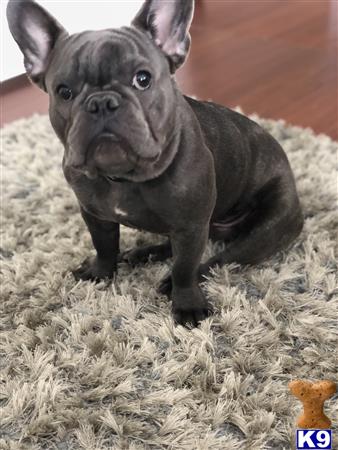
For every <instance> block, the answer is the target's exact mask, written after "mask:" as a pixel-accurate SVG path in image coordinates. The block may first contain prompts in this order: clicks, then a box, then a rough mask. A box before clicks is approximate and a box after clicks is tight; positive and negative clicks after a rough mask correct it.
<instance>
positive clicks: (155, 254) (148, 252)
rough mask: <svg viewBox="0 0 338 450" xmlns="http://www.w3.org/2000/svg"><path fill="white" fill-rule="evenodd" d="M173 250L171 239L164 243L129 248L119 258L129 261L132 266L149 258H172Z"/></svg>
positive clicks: (153, 259) (158, 259) (163, 259)
mask: <svg viewBox="0 0 338 450" xmlns="http://www.w3.org/2000/svg"><path fill="white" fill-rule="evenodd" d="M171 256H172V251H171V245H170V241H169V239H168V240H167V241H166V242H164V243H163V244H159V245H147V246H145V247H138V248H135V249H133V250H128V251H126V252H124V253H122V254H121V255H120V258H119V260H120V261H124V262H127V263H128V264H130V265H131V266H136V265H138V264H144V263H146V262H148V261H149V260H150V261H152V262H157V261H165V260H166V259H168V258H171Z"/></svg>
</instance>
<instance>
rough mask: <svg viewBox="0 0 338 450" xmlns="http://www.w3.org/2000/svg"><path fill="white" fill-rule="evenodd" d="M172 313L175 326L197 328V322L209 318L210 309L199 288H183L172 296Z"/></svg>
mask: <svg viewBox="0 0 338 450" xmlns="http://www.w3.org/2000/svg"><path fill="white" fill-rule="evenodd" d="M172 312H173V317H174V321H175V322H176V323H177V324H179V325H183V326H188V325H190V326H191V325H192V326H193V327H197V326H198V324H199V322H201V321H202V320H204V319H206V318H207V317H209V316H210V314H211V313H212V307H211V305H210V304H209V303H208V302H207V300H206V298H205V297H204V295H203V293H202V291H201V289H200V288H199V287H196V288H185V289H179V290H177V291H176V292H175V293H174V294H173V306H172Z"/></svg>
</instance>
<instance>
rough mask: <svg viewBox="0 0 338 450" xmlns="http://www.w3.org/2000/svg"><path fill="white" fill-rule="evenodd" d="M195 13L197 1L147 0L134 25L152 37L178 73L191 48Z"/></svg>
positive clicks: (172, 68) (172, 69)
mask: <svg viewBox="0 0 338 450" xmlns="http://www.w3.org/2000/svg"><path fill="white" fill-rule="evenodd" d="M193 14H194V0H146V1H145V2H144V4H143V6H142V7H141V9H140V11H139V12H138V14H137V16H136V17H135V19H134V20H133V22H132V25H134V26H135V27H137V28H139V29H141V30H143V31H146V32H147V33H148V34H149V35H150V37H151V38H152V39H153V40H154V42H155V43H156V44H157V45H158V46H159V47H160V48H161V49H162V51H163V52H164V53H165V55H166V56H167V58H168V59H169V62H170V66H171V71H172V72H175V70H176V69H177V68H178V67H180V66H181V65H182V64H183V63H184V61H185V59H186V57H187V54H188V51H189V48H190V41H191V39H190V35H189V28H190V25H191V21H192V18H193Z"/></svg>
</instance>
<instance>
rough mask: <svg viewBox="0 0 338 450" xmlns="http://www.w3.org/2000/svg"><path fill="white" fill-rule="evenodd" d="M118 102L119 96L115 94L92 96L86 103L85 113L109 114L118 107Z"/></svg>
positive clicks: (103, 93)
mask: <svg viewBox="0 0 338 450" xmlns="http://www.w3.org/2000/svg"><path fill="white" fill-rule="evenodd" d="M120 102H121V95H120V94H118V93H117V92H102V93H99V94H92V95H90V96H89V97H88V99H87V101H86V111H87V112H89V113H90V114H104V113H107V114H109V113H112V112H114V111H115V110H116V109H117V108H118V107H119V106H120Z"/></svg>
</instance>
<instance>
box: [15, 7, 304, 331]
mask: <svg viewBox="0 0 338 450" xmlns="http://www.w3.org/2000/svg"><path fill="white" fill-rule="evenodd" d="M193 9H194V4H193V0H184V1H182V0H171V1H163V0H147V1H145V3H144V4H143V6H142V8H141V10H140V11H139V13H138V14H137V15H136V17H135V19H134V20H133V22H132V25H131V26H130V27H123V28H119V29H108V30H103V31H86V32H83V33H78V34H74V35H71V36H70V35H69V34H68V33H67V31H66V30H65V29H64V28H63V27H62V26H61V25H60V24H59V23H58V22H57V21H56V20H55V19H54V18H53V17H51V16H50V14H49V13H48V12H47V11H45V10H44V9H43V8H42V7H41V6H39V5H38V4H37V3H35V2H34V1H31V0H19V1H18V0H11V1H10V2H9V4H8V9H7V17H8V22H9V26H10V30H11V32H12V34H13V37H14V39H15V40H16V42H17V43H18V45H19V47H20V49H21V51H22V53H23V54H24V62H25V67H26V70H27V73H28V76H29V77H30V79H31V80H32V81H33V82H34V83H36V84H37V85H38V86H40V87H41V88H42V89H43V90H45V91H46V92H48V94H49V97H50V107H49V114H50V120H51V123H52V126H53V128H54V130H55V132H56V134H57V135H58V137H59V138H60V140H61V142H62V143H63V145H64V148H65V152H64V157H63V171H64V175H65V177H66V180H67V182H68V183H69V185H70V186H71V187H72V189H73V190H74V192H75V194H76V196H77V198H78V201H79V204H80V208H81V213H82V216H83V219H84V221H85V223H86V224H87V227H88V229H89V232H90V234H91V237H92V241H93V244H94V247H95V249H96V252H97V255H96V257H95V258H94V259H93V260H88V259H87V260H86V261H84V263H83V264H82V266H81V267H80V268H79V269H77V270H75V271H74V272H73V273H74V275H75V276H76V277H77V278H80V279H84V280H88V279H91V280H96V279H102V278H111V277H113V275H114V273H115V272H116V270H117V264H118V262H119V261H120V260H121V259H122V260H125V261H128V262H130V263H131V264H136V263H139V262H144V261H147V260H148V259H149V257H150V258H151V259H152V260H156V261H161V260H164V259H165V258H168V257H171V256H173V268H172V271H171V275H169V276H168V277H166V278H165V280H163V282H162V284H161V286H160V291H161V292H162V293H167V294H169V293H171V297H172V309H173V314H174V318H175V320H176V321H177V322H178V323H180V324H186V323H188V322H189V323H192V324H194V325H197V323H198V322H199V321H201V320H203V319H204V318H205V317H206V316H207V315H208V313H209V305H208V303H207V301H206V299H205V297H204V295H203V293H202V291H201V289H200V287H199V284H198V282H199V280H200V279H201V277H202V276H203V275H204V274H207V273H208V270H209V269H210V268H211V267H212V266H214V265H216V264H218V265H222V264H226V263H230V262H238V263H242V264H251V263H257V262H259V261H262V260H263V259H264V258H267V257H269V256H270V255H272V254H273V253H275V252H276V251H278V250H280V249H283V248H285V247H286V246H287V245H288V244H290V243H291V242H292V241H293V239H295V237H296V236H297V235H298V234H299V233H300V231H301V229H302V225H303V218H302V212H301V208H300V204H299V200H298V195H297V192H296V187H295V182H294V178H293V174H292V171H291V169H290V166H289V163H288V160H287V157H286V155H285V153H284V151H283V150H282V148H281V147H280V145H279V144H278V143H277V142H276V141H275V140H274V139H273V138H272V137H271V136H270V135H269V134H268V133H267V132H266V131H264V130H263V129H262V128H261V127H260V126H258V125H257V124H256V123H255V122H253V121H251V120H249V119H248V118H247V117H245V116H243V115H241V114H238V113H236V112H234V111H231V110H230V109H228V108H225V107H223V106H220V105H216V104H215V103H212V102H202V101H197V100H194V99H192V98H189V97H186V96H184V95H182V94H181V92H180V91H179V89H178V87H177V85H176V82H175V78H174V73H175V71H176V70H177V69H178V68H179V67H180V66H181V64H182V63H183V62H184V60H185V59H186V56H187V53H188V50H189V47H190V35H189V27H190V24H191V21H192V17H193ZM201 63H202V64H203V61H201ZM120 224H123V225H126V226H129V227H135V228H138V229H141V230H146V231H150V232H153V233H159V234H161V235H163V236H166V237H167V240H166V241H165V242H164V243H163V244H162V245H156V246H148V247H146V248H136V249H135V250H132V251H129V252H125V253H123V254H122V255H121V254H119V253H120V250H119V228H120ZM208 238H211V239H213V240H220V241H223V242H225V243H226V246H225V249H224V251H221V252H220V253H218V254H217V255H216V256H214V257H212V258H211V259H209V260H208V261H207V262H205V263H204V264H201V256H202V254H203V251H204V249H205V246H206V243H207V240H208Z"/></svg>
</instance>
